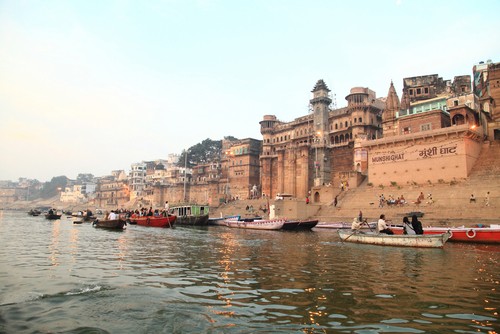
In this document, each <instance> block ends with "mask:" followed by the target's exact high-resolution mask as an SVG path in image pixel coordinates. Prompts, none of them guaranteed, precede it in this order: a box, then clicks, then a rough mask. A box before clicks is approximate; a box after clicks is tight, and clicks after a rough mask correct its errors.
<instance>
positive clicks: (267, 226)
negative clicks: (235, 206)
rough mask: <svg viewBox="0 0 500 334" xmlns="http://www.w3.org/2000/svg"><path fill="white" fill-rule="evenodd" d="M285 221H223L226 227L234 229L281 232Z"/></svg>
mask: <svg viewBox="0 0 500 334" xmlns="http://www.w3.org/2000/svg"><path fill="white" fill-rule="evenodd" d="M285 221H286V220H285V219H271V220H253V221H244V220H236V219H227V220H225V222H226V225H227V226H229V227H236V228H247V229H254V230H281V228H283V225H284V224H285Z"/></svg>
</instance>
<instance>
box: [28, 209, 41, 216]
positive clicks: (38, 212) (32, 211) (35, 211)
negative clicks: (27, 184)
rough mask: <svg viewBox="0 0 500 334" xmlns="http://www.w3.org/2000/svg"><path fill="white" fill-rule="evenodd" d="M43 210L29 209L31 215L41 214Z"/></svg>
mask: <svg viewBox="0 0 500 334" xmlns="http://www.w3.org/2000/svg"><path fill="white" fill-rule="evenodd" d="M41 213H42V212H41V211H40V210H37V209H31V210H30V211H28V214H29V215H30V216H39V215H40V214H41Z"/></svg>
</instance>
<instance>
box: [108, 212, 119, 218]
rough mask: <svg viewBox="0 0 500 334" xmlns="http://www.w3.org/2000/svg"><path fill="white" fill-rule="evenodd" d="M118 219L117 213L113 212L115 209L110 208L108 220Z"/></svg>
mask: <svg viewBox="0 0 500 334" xmlns="http://www.w3.org/2000/svg"><path fill="white" fill-rule="evenodd" d="M115 219H118V215H117V214H116V213H115V210H111V212H110V213H109V215H108V220H115Z"/></svg>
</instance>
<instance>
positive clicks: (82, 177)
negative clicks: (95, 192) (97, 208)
mask: <svg viewBox="0 0 500 334" xmlns="http://www.w3.org/2000/svg"><path fill="white" fill-rule="evenodd" d="M93 179H94V175H92V174H82V173H80V174H78V176H77V177H76V181H77V183H80V184H81V183H85V182H92V180H93Z"/></svg>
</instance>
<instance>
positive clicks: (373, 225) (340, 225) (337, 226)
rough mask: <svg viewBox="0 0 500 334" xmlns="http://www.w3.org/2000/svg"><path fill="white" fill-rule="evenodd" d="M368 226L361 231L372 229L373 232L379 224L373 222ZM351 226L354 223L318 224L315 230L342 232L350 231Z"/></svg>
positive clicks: (362, 226) (364, 225) (363, 225)
mask: <svg viewBox="0 0 500 334" xmlns="http://www.w3.org/2000/svg"><path fill="white" fill-rule="evenodd" d="M368 224H369V225H366V224H362V225H361V229H366V230H369V229H372V230H373V229H376V228H377V222H371V223H368ZM351 225H352V223H346V222H339V223H327V222H319V223H318V224H316V226H315V228H331V229H337V230H340V229H348V230H350V229H351Z"/></svg>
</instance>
